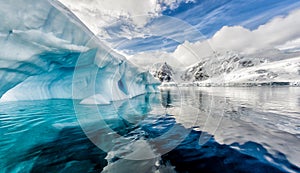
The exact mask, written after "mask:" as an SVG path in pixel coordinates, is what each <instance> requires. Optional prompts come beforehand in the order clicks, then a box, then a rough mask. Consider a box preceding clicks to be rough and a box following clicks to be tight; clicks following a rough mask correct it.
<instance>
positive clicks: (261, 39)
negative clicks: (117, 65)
mask: <svg viewBox="0 0 300 173" xmlns="http://www.w3.org/2000/svg"><path fill="white" fill-rule="evenodd" d="M299 40H300V10H296V11H293V12H291V13H290V14H289V15H287V16H285V17H283V16H278V17H275V18H274V19H272V20H271V21H269V22H267V23H266V24H264V25H261V26H259V27H258V28H257V29H255V30H249V29H247V28H244V27H242V26H224V27H223V28H221V29H220V30H219V31H218V32H216V33H215V34H214V35H213V36H212V37H211V38H209V39H206V40H203V41H198V42H194V43H191V42H188V41H186V42H184V43H183V44H181V45H179V46H178V47H177V49H176V50H175V51H174V52H173V53H162V54H161V55H160V57H161V58H162V61H166V62H169V63H173V62H172V61H174V62H176V63H173V64H178V65H180V66H189V65H192V64H194V63H196V62H197V61H199V60H200V59H201V58H203V57H207V56H210V55H212V54H213V52H214V51H217V52H221V53H222V52H225V51H235V52H238V53H241V54H252V53H256V52H261V51H263V50H269V49H276V48H277V49H281V50H287V49H293V50H300V44H299ZM146 54H147V53H143V54H138V55H136V56H131V57H130V59H134V60H135V62H142V61H143V60H142V59H141V60H140V61H137V57H139V58H142V57H143V56H144V57H147V62H149V61H150V62H151V60H150V57H151V56H150V55H146ZM148 54H152V57H157V56H156V55H157V53H155V55H153V53H151V52H149V53H148ZM141 55H142V56H141ZM164 55H165V56H164ZM164 57H166V58H164ZM170 57H173V60H172V59H171V58H170ZM153 60H154V62H155V59H153ZM143 65H144V64H143Z"/></svg>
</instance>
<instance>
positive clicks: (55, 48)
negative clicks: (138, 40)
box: [0, 0, 149, 103]
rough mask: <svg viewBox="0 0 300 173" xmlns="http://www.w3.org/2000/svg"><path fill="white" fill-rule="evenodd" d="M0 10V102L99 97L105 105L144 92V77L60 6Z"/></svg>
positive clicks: (34, 2)
mask: <svg viewBox="0 0 300 173" xmlns="http://www.w3.org/2000/svg"><path fill="white" fill-rule="evenodd" d="M0 6H1V9H0V21H1V26H0V45H1V51H0V79H1V84H0V88H1V90H0V96H2V97H1V101H17V100H39V99H51V98H74V99H85V98H91V97H92V96H99V97H97V98H96V100H98V102H99V103H102V102H105V103H106V102H108V101H111V100H119V99H124V98H130V97H133V96H136V95H139V94H142V93H144V92H146V87H145V84H146V83H147V78H148V77H149V76H148V74H147V73H143V72H141V71H139V70H138V69H137V68H134V67H132V65H131V64H130V63H128V62H127V61H126V60H125V58H124V57H122V56H121V55H119V54H117V53H115V52H114V51H112V50H111V49H110V48H108V47H107V46H105V45H103V44H102V43H101V42H100V41H99V40H98V39H97V38H96V37H95V36H94V34H93V33H92V32H90V31H89V30H88V29H87V28H86V27H85V25H84V24H82V23H81V22H80V21H79V20H78V19H77V18H76V17H75V16H74V15H73V14H72V13H71V12H70V11H69V10H68V9H67V8H65V7H64V6H63V5H62V4H61V3H59V2H58V1H54V0H51V1H47V0H42V1H40V0H29V1H26V2H25V1H24V2H21V1H18V0H12V1H8V2H4V1H3V2H0ZM103 98H105V99H103ZM99 99H100V100H101V101H100V100H99Z"/></svg>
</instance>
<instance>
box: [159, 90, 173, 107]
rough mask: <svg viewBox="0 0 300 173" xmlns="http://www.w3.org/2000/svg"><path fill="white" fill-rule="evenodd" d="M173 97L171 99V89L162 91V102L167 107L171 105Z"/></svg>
mask: <svg viewBox="0 0 300 173" xmlns="http://www.w3.org/2000/svg"><path fill="white" fill-rule="evenodd" d="M171 103H172V99H171V91H170V90H167V91H162V92H161V104H162V106H163V107H165V108H169V107H171Z"/></svg>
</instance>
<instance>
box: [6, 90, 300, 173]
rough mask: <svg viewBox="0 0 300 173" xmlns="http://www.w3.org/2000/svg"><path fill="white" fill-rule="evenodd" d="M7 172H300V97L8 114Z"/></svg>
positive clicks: (194, 97)
mask: <svg viewBox="0 0 300 173" xmlns="http://www.w3.org/2000/svg"><path fill="white" fill-rule="evenodd" d="M0 133H1V138H0V159H1V162H0V172H3V173H4V172H9V173H10V172H22V173H23V172H55V173H58V172H61V173H63V172H65V173H69V172H72V173H77V172H79V173H86V172H101V171H102V172H112V173H119V172H124V173H126V172H131V173H132V172H143V173H147V172H197V173H198V172H272V173H273V172H300V88H296V87H295V88H293V87H252V88H250V87H249V88H247V87H245V88H172V89H164V90H161V91H160V92H158V93H150V94H146V95H141V96H138V97H135V98H133V99H129V100H123V101H118V102H113V103H111V104H109V105H98V106H95V105H80V104H79V101H77V100H44V101H19V102H6V103H1V104H0Z"/></svg>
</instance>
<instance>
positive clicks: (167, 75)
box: [153, 62, 174, 82]
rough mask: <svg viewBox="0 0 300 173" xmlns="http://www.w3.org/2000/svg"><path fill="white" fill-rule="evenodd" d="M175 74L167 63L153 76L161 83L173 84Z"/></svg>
mask: <svg viewBox="0 0 300 173" xmlns="http://www.w3.org/2000/svg"><path fill="white" fill-rule="evenodd" d="M173 74H174V71H173V69H172V67H171V66H170V65H168V64H167V63H166V62H165V63H164V64H162V65H161V66H160V67H159V68H158V69H157V70H156V71H155V72H154V73H153V76H154V77H155V78H157V79H159V81H161V82H171V81H172V76H173Z"/></svg>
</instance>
